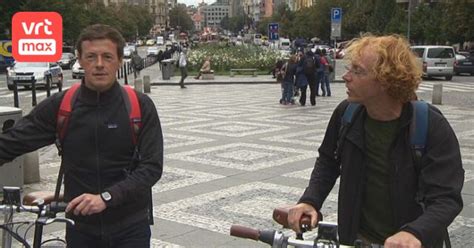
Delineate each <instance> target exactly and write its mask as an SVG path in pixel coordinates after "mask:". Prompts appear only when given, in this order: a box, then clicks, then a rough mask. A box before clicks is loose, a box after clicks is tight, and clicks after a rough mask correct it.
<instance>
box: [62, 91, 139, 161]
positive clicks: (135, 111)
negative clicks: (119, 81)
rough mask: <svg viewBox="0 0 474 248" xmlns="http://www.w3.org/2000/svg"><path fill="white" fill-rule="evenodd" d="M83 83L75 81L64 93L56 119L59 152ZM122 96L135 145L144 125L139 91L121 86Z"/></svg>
mask: <svg viewBox="0 0 474 248" xmlns="http://www.w3.org/2000/svg"><path fill="white" fill-rule="evenodd" d="M80 86H81V83H75V84H73V85H72V86H71V88H69V90H68V91H66V93H65V94H64V97H63V99H62V100H61V105H60V107H59V111H58V116H57V119H56V146H57V147H58V151H59V154H60V155H61V153H62V147H61V143H62V141H63V139H64V136H65V135H66V130H67V127H68V124H69V117H70V116H71V112H72V107H73V106H74V103H75V102H76V98H77V92H78V91H77V90H78V89H79V87H80ZM121 90H122V97H123V100H124V102H125V105H126V107H127V112H128V116H129V118H130V127H131V128H132V142H133V145H135V146H136V145H137V143H138V133H139V132H140V129H141V127H142V115H141V111H140V103H139V102H138V97H137V93H136V92H135V90H133V88H132V87H130V86H129V85H124V86H122V87H121Z"/></svg>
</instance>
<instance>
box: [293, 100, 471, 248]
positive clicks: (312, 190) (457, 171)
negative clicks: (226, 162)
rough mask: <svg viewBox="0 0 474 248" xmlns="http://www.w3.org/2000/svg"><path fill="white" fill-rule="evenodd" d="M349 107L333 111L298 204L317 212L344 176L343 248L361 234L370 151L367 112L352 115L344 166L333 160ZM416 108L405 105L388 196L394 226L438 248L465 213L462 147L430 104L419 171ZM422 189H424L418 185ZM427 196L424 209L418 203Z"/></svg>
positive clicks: (340, 201) (340, 218) (343, 145)
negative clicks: (414, 144) (413, 137)
mask: <svg viewBox="0 0 474 248" xmlns="http://www.w3.org/2000/svg"><path fill="white" fill-rule="evenodd" d="M347 105H348V102H347V101H343V102H342V103H340V104H339V106H338V107H337V108H336V109H335V111H334V113H333V115H332V117H331V119H330V122H329V124H328V127H327V130H326V134H325V137H324V140H323V142H322V144H321V147H320V148H319V158H318V159H317V161H316V164H315V167H314V169H313V172H312V174H311V179H310V182H309V185H308V187H307V188H306V190H305V192H304V194H303V196H302V197H301V198H300V200H299V202H304V203H308V204H310V205H312V206H313V207H314V208H315V209H316V210H317V211H318V212H319V211H320V210H321V207H322V205H323V202H324V200H325V199H326V197H327V196H328V194H329V192H330V191H331V189H332V188H333V186H334V184H335V182H336V179H337V178H338V177H339V176H340V177H341V178H340V187H339V196H338V229H339V239H340V242H341V244H346V245H352V244H353V243H354V241H355V239H356V235H357V233H358V230H359V218H360V213H361V210H360V208H361V203H362V197H363V195H364V192H363V189H364V183H365V180H366V179H365V168H366V151H365V143H364V137H365V136H364V120H365V117H366V115H367V112H366V110H365V108H362V109H361V110H360V111H358V112H357V113H355V114H354V117H353V122H352V123H353V124H352V126H351V127H350V128H349V130H348V132H347V135H346V136H345V139H344V140H343V141H342V142H341V144H340V145H341V149H342V151H341V156H340V161H341V162H340V163H338V162H337V160H336V158H335V151H336V147H337V139H338V135H339V128H340V126H341V118H342V115H343V114H344V110H345V108H346V107H347ZM412 111H413V109H412V106H411V104H410V103H406V104H405V105H404V106H403V110H402V114H401V116H400V125H399V127H398V130H397V134H396V138H395V141H394V142H393V143H392V144H391V148H390V154H389V158H388V159H389V163H390V166H391V168H390V174H391V179H390V197H391V198H392V202H393V203H394V204H395V206H393V208H392V209H393V212H394V213H393V216H394V218H395V219H394V223H396V224H397V226H398V227H399V230H400V231H402V230H404V231H407V232H410V233H412V234H413V235H415V236H416V237H417V238H418V239H419V240H421V242H422V244H423V246H424V247H439V245H440V244H441V241H442V240H441V239H442V238H443V230H445V229H446V228H447V226H448V225H449V224H450V223H451V222H452V221H453V220H454V218H455V217H456V215H458V214H459V212H460V211H461V209H462V206H463V202H462V198H461V190H462V186H463V183H464V169H463V168H462V161H461V154H460V149H459V143H458V140H457V138H456V135H455V133H454V131H453V130H452V128H451V126H450V125H449V123H448V121H447V120H446V118H444V116H443V115H442V114H441V112H440V111H439V110H438V109H437V108H435V107H434V106H432V105H430V107H429V111H428V123H429V124H428V134H427V143H426V153H425V154H424V155H423V157H422V160H421V168H420V171H419V172H417V168H415V164H414V162H415V161H414V158H413V154H412V148H411V143H410V135H409V127H410V122H411V119H412ZM420 185H421V186H420ZM417 196H423V197H424V200H423V204H424V206H425V209H424V211H423V208H422V206H421V204H420V202H419V201H418V200H417V199H418V198H417Z"/></svg>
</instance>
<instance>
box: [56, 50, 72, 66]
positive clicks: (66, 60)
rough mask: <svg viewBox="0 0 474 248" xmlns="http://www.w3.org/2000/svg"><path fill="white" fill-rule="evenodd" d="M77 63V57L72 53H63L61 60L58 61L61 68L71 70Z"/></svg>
mask: <svg viewBox="0 0 474 248" xmlns="http://www.w3.org/2000/svg"><path fill="white" fill-rule="evenodd" d="M74 62H76V56H74V54H72V53H63V55H61V59H60V60H59V61H58V64H59V66H61V68H63V69H71V68H72V65H74Z"/></svg>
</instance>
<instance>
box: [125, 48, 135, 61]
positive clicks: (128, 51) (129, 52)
mask: <svg viewBox="0 0 474 248" xmlns="http://www.w3.org/2000/svg"><path fill="white" fill-rule="evenodd" d="M135 50H136V48H135V46H131V45H129V46H125V47H124V48H123V57H124V58H126V59H127V58H131V57H132V53H133V52H135Z"/></svg>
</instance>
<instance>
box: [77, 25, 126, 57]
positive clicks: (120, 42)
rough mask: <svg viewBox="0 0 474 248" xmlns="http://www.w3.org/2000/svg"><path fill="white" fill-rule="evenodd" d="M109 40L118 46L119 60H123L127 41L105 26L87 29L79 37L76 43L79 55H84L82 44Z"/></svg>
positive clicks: (114, 30)
mask: <svg viewBox="0 0 474 248" xmlns="http://www.w3.org/2000/svg"><path fill="white" fill-rule="evenodd" d="M102 39H108V40H111V41H112V42H113V43H115V44H116V45H117V55H118V57H119V59H121V58H123V48H124V47H125V39H124V38H123V36H122V34H120V32H119V31H118V30H117V29H115V28H113V27H111V26H109V25H105V24H94V25H90V26H88V27H86V28H85V29H84V30H82V32H81V34H80V35H79V39H78V40H77V43H76V49H77V52H78V55H79V56H81V54H82V42H83V41H86V40H87V41H93V40H102Z"/></svg>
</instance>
